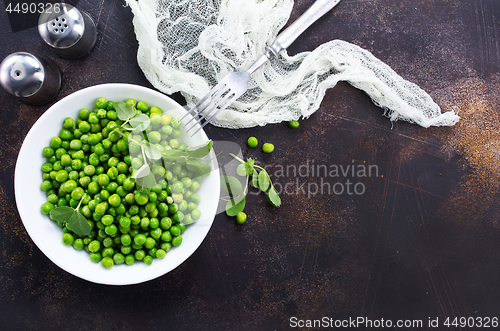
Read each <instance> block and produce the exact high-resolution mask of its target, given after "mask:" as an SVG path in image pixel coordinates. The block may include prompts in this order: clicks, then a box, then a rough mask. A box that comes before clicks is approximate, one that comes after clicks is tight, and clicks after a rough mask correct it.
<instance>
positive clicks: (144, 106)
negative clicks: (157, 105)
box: [135, 101, 149, 113]
mask: <svg viewBox="0 0 500 331" xmlns="http://www.w3.org/2000/svg"><path fill="white" fill-rule="evenodd" d="M135 108H137V109H138V110H140V111H142V112H143V113H145V112H147V111H148V110H149V106H148V104H147V103H145V102H144V101H139V102H137V104H136V106H135Z"/></svg>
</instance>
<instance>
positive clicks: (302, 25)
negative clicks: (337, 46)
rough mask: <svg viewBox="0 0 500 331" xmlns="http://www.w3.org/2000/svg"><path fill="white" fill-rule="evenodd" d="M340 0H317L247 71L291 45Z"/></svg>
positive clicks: (252, 69)
mask: <svg viewBox="0 0 500 331" xmlns="http://www.w3.org/2000/svg"><path fill="white" fill-rule="evenodd" d="M339 2H340V0H317V1H316V2H315V3H313V4H312V6H311V7H309V8H308V9H307V10H306V11H305V12H304V14H302V15H301V16H300V17H299V18H298V19H297V20H296V21H295V22H293V23H292V24H291V25H290V26H289V27H288V28H286V29H285V30H284V31H283V32H281V33H280V34H279V35H278V37H277V38H276V40H275V41H274V43H273V44H272V45H271V46H269V47H268V49H267V52H266V54H265V55H262V56H261V57H260V58H259V59H257V61H256V62H255V63H254V64H253V65H252V66H251V67H250V69H248V70H247V71H248V72H249V73H250V74H251V73H252V72H254V71H255V70H257V69H258V68H259V67H260V66H262V65H263V64H264V63H266V61H267V60H268V59H270V58H271V57H273V56H277V55H278V53H279V52H281V51H282V50H284V49H285V48H287V47H288V46H290V45H291V44H292V43H293V42H294V41H295V39H297V38H298V36H300V35H301V34H302V32H304V31H305V30H306V29H307V28H308V27H310V26H311V24H313V23H314V22H316V21H317V20H318V19H319V18H320V17H322V16H323V15H325V14H326V13H328V12H329V11H330V10H331V9H332V8H333V7H335V6H336V5H337V4H338V3H339Z"/></svg>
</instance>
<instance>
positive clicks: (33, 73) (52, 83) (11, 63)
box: [0, 52, 61, 105]
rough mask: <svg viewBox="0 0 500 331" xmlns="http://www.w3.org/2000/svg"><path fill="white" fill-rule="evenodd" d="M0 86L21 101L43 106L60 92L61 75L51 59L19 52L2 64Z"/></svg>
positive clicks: (11, 55)
mask: <svg viewBox="0 0 500 331" xmlns="http://www.w3.org/2000/svg"><path fill="white" fill-rule="evenodd" d="M0 84H1V85H2V87H3V88H4V89H5V90H6V91H7V92H8V93H10V94H12V95H14V96H16V97H18V98H19V99H20V100H21V101H23V102H25V103H27V104H29V105H41V104H44V103H46V102H49V101H50V100H52V99H53V98H54V97H55V96H56V95H57V93H58V92H59V88H60V87H61V73H60V71H59V69H58V68H57V66H56V64H55V63H54V62H53V61H51V60H49V59H45V58H41V57H36V56H34V55H32V54H30V53H25V52H17V53H12V54H10V55H9V56H7V57H6V58H5V59H4V60H3V61H2V63H1V64H0Z"/></svg>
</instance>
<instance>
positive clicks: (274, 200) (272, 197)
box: [267, 186, 281, 207]
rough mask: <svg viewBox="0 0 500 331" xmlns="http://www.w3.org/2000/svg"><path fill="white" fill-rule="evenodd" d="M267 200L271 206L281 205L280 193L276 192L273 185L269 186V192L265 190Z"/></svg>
mask: <svg viewBox="0 0 500 331" xmlns="http://www.w3.org/2000/svg"><path fill="white" fill-rule="evenodd" d="M267 202H269V204H270V205H271V206H273V207H279V206H281V198H280V195H279V194H278V191H276V189H275V188H274V186H271V188H270V189H269V192H267Z"/></svg>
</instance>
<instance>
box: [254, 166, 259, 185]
mask: <svg viewBox="0 0 500 331" xmlns="http://www.w3.org/2000/svg"><path fill="white" fill-rule="evenodd" d="M252 186H253V187H255V188H259V173H258V172H257V170H255V169H253V172H252Z"/></svg>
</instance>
